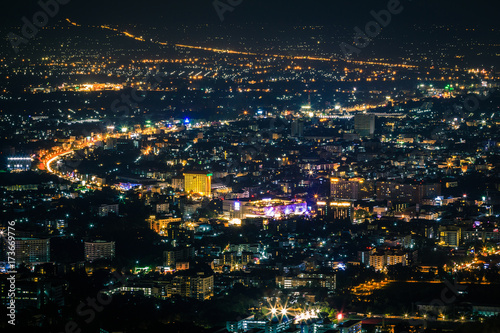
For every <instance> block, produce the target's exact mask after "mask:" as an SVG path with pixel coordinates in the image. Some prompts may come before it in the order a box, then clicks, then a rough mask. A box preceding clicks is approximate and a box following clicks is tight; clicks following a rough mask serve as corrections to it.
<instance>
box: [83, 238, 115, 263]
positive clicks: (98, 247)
mask: <svg viewBox="0 0 500 333" xmlns="http://www.w3.org/2000/svg"><path fill="white" fill-rule="evenodd" d="M114 257H115V242H106V241H103V240H97V241H95V242H85V260H87V261H93V260H96V259H113V258H114Z"/></svg>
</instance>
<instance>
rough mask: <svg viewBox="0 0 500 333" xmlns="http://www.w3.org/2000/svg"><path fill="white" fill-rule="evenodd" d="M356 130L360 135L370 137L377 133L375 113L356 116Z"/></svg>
mask: <svg viewBox="0 0 500 333" xmlns="http://www.w3.org/2000/svg"><path fill="white" fill-rule="evenodd" d="M354 130H355V131H356V133H357V134H358V135H359V136H360V137H370V136H373V134H374V133H375V115H373V114H357V115H355V116H354Z"/></svg>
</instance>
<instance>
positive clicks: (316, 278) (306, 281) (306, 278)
mask: <svg viewBox="0 0 500 333" xmlns="http://www.w3.org/2000/svg"><path fill="white" fill-rule="evenodd" d="M276 285H277V286H278V288H283V289H295V288H299V287H308V288H310V287H321V288H327V289H328V290H335V289H336V288H337V276H336V275H335V274H333V275H326V274H313V273H311V274H306V273H301V274H299V275H297V276H293V277H292V276H277V277H276Z"/></svg>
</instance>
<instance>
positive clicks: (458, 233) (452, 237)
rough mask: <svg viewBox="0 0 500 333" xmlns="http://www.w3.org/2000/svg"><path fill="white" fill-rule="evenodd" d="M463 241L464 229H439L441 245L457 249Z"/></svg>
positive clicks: (447, 227) (446, 227) (450, 227)
mask: <svg viewBox="0 0 500 333" xmlns="http://www.w3.org/2000/svg"><path fill="white" fill-rule="evenodd" d="M461 239H462V229H461V228H460V227H456V226H440V227H439V245H441V246H450V247H457V246H460V241H461Z"/></svg>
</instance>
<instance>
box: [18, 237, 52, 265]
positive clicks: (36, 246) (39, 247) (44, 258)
mask: <svg viewBox="0 0 500 333" xmlns="http://www.w3.org/2000/svg"><path fill="white" fill-rule="evenodd" d="M15 242H16V243H15V244H16V245H15V246H16V251H15V252H16V254H15V259H16V265H18V264H21V263H29V262H48V261H50V240H49V239H38V238H18V239H16V240H15Z"/></svg>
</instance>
